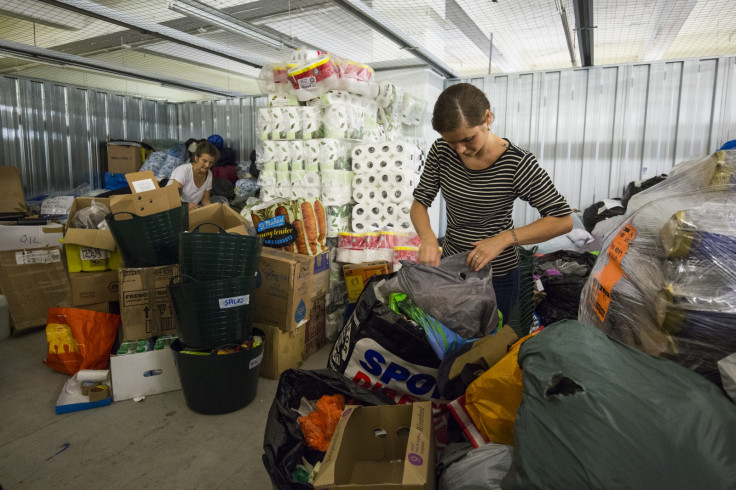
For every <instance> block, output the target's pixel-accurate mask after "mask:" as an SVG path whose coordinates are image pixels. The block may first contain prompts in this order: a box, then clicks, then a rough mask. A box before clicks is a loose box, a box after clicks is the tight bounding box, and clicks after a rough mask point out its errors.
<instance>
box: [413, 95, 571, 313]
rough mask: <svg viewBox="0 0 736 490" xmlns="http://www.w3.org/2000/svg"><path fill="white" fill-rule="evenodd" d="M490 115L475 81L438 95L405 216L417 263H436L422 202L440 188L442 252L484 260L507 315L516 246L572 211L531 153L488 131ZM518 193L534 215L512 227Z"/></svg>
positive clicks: (555, 229)
mask: <svg viewBox="0 0 736 490" xmlns="http://www.w3.org/2000/svg"><path fill="white" fill-rule="evenodd" d="M492 122H493V114H492V113H491V106H490V103H489V101H488V98H487V97H486V96H485V94H484V93H483V92H482V91H481V90H480V89H478V88H476V87H475V86H473V85H470V84H467V83H459V84H456V85H452V86H451V87H449V88H447V89H445V90H444V91H443V92H442V93H441V94H440V96H439V99H438V100H437V103H436V104H435V106H434V112H433V114H432V127H433V128H434V129H435V131H437V132H438V133H440V135H441V136H442V138H440V139H438V140H437V141H435V142H434V144H433V145H432V148H431V149H430V151H429V154H428V155H427V160H426V163H425V166H424V171H423V172H422V176H421V178H420V180H419V184H418V185H417V188H416V189H415V190H414V202H413V203H412V207H411V220H412V223H413V224H414V227H415V228H416V230H417V233H418V234H419V237H420V238H421V240H422V245H421V247H420V248H419V262H420V263H423V264H430V265H434V266H437V265H439V262H440V251H439V244H438V242H437V237H436V236H435V234H434V232H433V231H432V228H431V226H430V223H429V214H428V213H427V208H428V207H429V206H430V205H431V204H432V201H434V198H435V197H436V196H437V192H438V191H440V190H441V191H442V196H443V197H444V198H445V202H446V204H447V232H446V235H445V242H444V244H443V245H444V246H443V250H442V255H444V256H448V255H453V254H456V253H461V252H462V253H467V254H468V256H467V259H466V263H467V265H468V267H469V268H471V269H472V270H476V271H477V270H480V269H482V268H483V267H485V266H486V265H488V264H489V263H490V264H491V266H492V272H493V287H494V290H495V292H496V299H497V302H498V308H499V309H500V310H501V313H502V314H503V317H504V319H505V320H506V321H508V318H509V316H508V315H509V312H510V311H511V308H512V306H513V305H514V304H515V303H516V300H517V299H518V296H519V267H518V253H517V251H516V247H518V246H520V245H526V244H532V243H539V242H544V241H546V240H549V239H551V238H554V237H556V236H559V235H563V234H565V233H567V232H569V231H570V230H571V229H572V217H571V211H570V207H569V206H568V204H567V201H565V198H564V197H563V196H562V195H561V194H560V193H559V192H557V189H555V187H554V185H553V184H552V181H551V180H550V178H549V175H547V172H545V171H544V169H542V168H541V167H540V166H539V163H537V159H536V158H535V157H534V155H532V154H531V153H529V152H528V151H526V150H523V149H521V148H519V147H517V146H515V145H513V144H512V143H511V142H510V141H509V140H507V139H505V138H501V137H499V136H497V135H495V134H493V133H492V132H491V130H490V127H491V123H492ZM517 197H518V198H521V199H523V200H524V201H527V202H528V203H529V204H531V205H532V206H534V207H535V208H536V209H537V210H538V211H539V213H540V215H541V218H540V219H538V220H537V221H535V222H533V223H530V224H528V225H526V226H522V227H521V228H516V229H515V228H514V223H513V221H512V219H511V214H512V211H513V206H514V201H515V200H516V198H517Z"/></svg>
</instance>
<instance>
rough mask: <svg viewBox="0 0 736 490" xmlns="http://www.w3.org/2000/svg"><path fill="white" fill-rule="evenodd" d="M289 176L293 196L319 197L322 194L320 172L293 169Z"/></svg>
mask: <svg viewBox="0 0 736 490" xmlns="http://www.w3.org/2000/svg"><path fill="white" fill-rule="evenodd" d="M289 176H290V179H291V196H292V198H294V199H299V198H305V199H307V198H314V197H317V198H319V197H320V196H321V195H322V186H321V184H320V181H321V179H320V175H319V173H316V172H306V171H304V170H296V171H291V172H290V173H289Z"/></svg>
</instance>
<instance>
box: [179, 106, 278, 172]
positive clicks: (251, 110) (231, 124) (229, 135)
mask: <svg viewBox="0 0 736 490" xmlns="http://www.w3.org/2000/svg"><path fill="white" fill-rule="evenodd" d="M266 103H267V99H266V98H265V97H244V98H239V99H227V100H218V101H204V102H187V103H180V104H177V105H176V112H177V134H178V135H179V139H180V140H182V141H186V140H188V139H189V138H207V137H208V136H210V135H212V134H219V135H220V136H222V138H223V140H224V141H225V146H226V147H230V148H232V149H233V150H235V158H236V159H237V160H238V161H242V162H249V161H250V159H249V157H250V152H251V150H253V149H254V148H255V143H256V134H255V127H256V125H255V123H256V117H257V114H258V111H257V108H258V107H259V106H260V105H264V104H266Z"/></svg>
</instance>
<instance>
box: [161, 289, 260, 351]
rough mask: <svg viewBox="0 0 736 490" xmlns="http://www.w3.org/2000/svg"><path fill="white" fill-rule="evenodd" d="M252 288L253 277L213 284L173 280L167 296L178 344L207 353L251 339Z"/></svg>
mask: <svg viewBox="0 0 736 490" xmlns="http://www.w3.org/2000/svg"><path fill="white" fill-rule="evenodd" d="M255 288H256V277H255V276H249V277H230V278H226V279H218V280H215V281H197V280H196V279H194V278H193V277H191V276H183V275H179V276H174V277H172V278H171V280H170V281H169V293H170V294H171V303H172V305H173V307H174V313H175V314H176V323H177V334H178V335H179V338H180V339H181V341H182V342H183V343H184V344H186V345H187V346H189V347H193V348H197V349H206V348H210V347H213V346H216V345H221V344H226V343H229V342H240V341H242V340H243V339H245V338H247V337H250V335H251V331H252V329H253V313H252V310H253V302H252V297H251V296H252V295H253V293H254V292H255Z"/></svg>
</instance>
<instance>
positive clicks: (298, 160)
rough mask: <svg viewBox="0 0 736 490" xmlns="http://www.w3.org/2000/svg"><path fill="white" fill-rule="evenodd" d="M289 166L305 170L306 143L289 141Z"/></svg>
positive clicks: (293, 168)
mask: <svg viewBox="0 0 736 490" xmlns="http://www.w3.org/2000/svg"><path fill="white" fill-rule="evenodd" d="M288 149H289V150H288V151H289V166H290V167H291V169H292V170H304V143H302V142H301V141H289V142H288Z"/></svg>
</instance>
